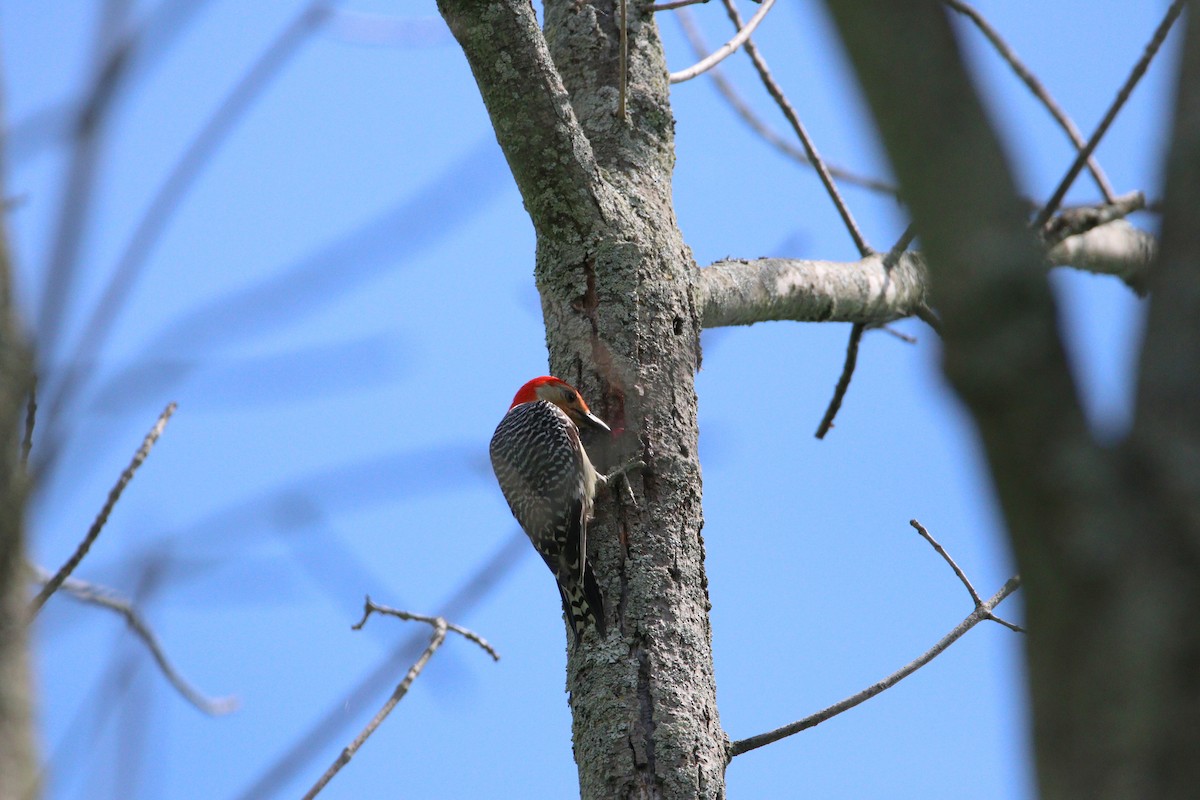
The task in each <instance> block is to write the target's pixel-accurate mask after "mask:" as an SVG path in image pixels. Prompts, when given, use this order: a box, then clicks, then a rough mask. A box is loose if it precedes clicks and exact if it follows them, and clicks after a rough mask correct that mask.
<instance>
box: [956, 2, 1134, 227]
mask: <svg viewBox="0 0 1200 800" xmlns="http://www.w3.org/2000/svg"><path fill="white" fill-rule="evenodd" d="M942 1H943V2H944V3H945V4H946V5H948V6H949V7H950V8H952V9H954V10H955V11H957V12H958V13H960V14H962V15H963V16H965V17H966V18H967V19H969V20H971V22H973V23H975V27H977V28H979V32H980V33H982V34H983V36H984V38H986V39H987V40H988V41H989V42H991V45H992V47H994V48H995V50H996V52H997V53H998V54H999V55H1000V57H1001V58H1002V59H1004V61H1005V62H1006V63H1007V64H1008V66H1009V67H1010V68H1011V69H1012V71H1013V72H1014V73H1016V75H1017V77H1018V78H1020V79H1021V82H1022V83H1024V84H1025V86H1026V87H1028V89H1029V91H1030V92H1032V93H1033V96H1034V97H1036V98H1037V99H1038V100H1039V101H1041V103H1042V105H1043V106H1045V107H1046V110H1047V111H1049V112H1050V116H1052V117H1054V120H1055V121H1056V122H1057V123H1058V124H1059V127H1061V128H1062V129H1063V130H1064V131H1065V132H1066V134H1067V137H1068V138H1069V139H1070V140H1071V143H1072V144H1074V145H1075V147H1076V149H1079V148H1082V147H1083V146H1084V141H1083V134H1082V133H1080V132H1079V128H1077V127H1076V126H1075V123H1074V122H1073V121H1072V120H1071V118H1070V117H1068V116H1067V114H1066V112H1065V111H1063V109H1062V107H1061V106H1059V104H1058V103H1057V102H1056V101H1055V100H1054V98H1053V97H1051V96H1050V92H1049V91H1048V90H1047V89H1046V87H1045V86H1043V85H1042V82H1041V81H1040V80H1038V78H1037V76H1036V75H1034V74H1033V73H1032V72H1030V71H1029V68H1028V67H1026V66H1025V64H1024V63H1022V62H1021V59H1019V58H1017V54H1016V53H1015V52H1013V49H1012V48H1011V47H1009V45H1008V43H1007V42H1005V41H1004V39H1003V38H1001V36H1000V32H999V31H997V30H996V29H995V28H993V27H992V24H991V23H990V22H988V21H987V19H985V18H984V16H983V15H982V14H980V13H979V12H978V11H977V10H976V9H975V8H973V7H972V6H969V5H967V4H966V3H964V2H962V0H942ZM1087 167H1088V170H1089V171H1090V172H1091V173H1092V177H1093V178H1095V180H1096V186H1097V187H1099V189H1100V193H1101V194H1102V195H1104V201H1105V202H1106V203H1112V202H1114V197H1115V195H1114V193H1113V188H1112V185H1111V184H1110V183H1109V182H1108V177H1107V176H1106V175H1105V174H1104V171H1103V170H1101V169H1100V165H1099V164H1098V163H1097V162H1096V159H1095V158H1092V157H1089V158H1088V160H1087Z"/></svg>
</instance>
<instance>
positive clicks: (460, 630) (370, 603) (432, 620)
mask: <svg viewBox="0 0 1200 800" xmlns="http://www.w3.org/2000/svg"><path fill="white" fill-rule="evenodd" d="M639 463H640V462H639ZM642 466H645V465H644V464H643V465H642ZM376 612H377V613H380V614H386V615H388V616H391V617H397V618H398V619H402V620H405V621H406V622H424V623H425V624H426V625H441V624H443V623H444V624H445V626H446V630H449V631H453V632H454V633H457V634H458V635H459V636H463V637H466V638H467V639H470V640H471V641H472V642H474V643H475V644H477V645H479V646H480V647H482V648H483V649H484V650H486V651H487V654H488V655H489V656H491V657H492V660H493V661H499V660H500V654H499V653H497V652H496V648H494V647H492V646H491V645H490V644H488V641H487V639H484V638H483V637H482V636H480V635H479V634H478V633H475V632H474V631H472V630H471V629H469V628H464V627H462V626H461V625H455V624H454V623H453V622H446V620H445V618H443V617H431V616H426V615H424V614H413V613H411V612H408V611H401V610H400V609H398V608H391V607H390V606H381V605H379V604H378V603H376V602H375V601H374V600H372V599H371V598H370V597H368V598H367V599H366V600H365V601H364V603H363V616H362V619H360V620H359V621H358V622H356V623H354V624H353V625H351V626H350V627H351V629H352V630H356V631H359V630H362V627H363V625H366V624H367V618H368V617H370V616H371V614H372V613H376Z"/></svg>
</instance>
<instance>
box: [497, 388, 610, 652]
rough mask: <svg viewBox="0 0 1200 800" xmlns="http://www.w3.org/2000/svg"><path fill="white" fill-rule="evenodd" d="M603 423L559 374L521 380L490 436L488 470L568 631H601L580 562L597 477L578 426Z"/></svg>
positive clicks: (588, 570) (595, 597)
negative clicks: (546, 577) (550, 579)
mask: <svg viewBox="0 0 1200 800" xmlns="http://www.w3.org/2000/svg"><path fill="white" fill-rule="evenodd" d="M581 426H589V427H592V428H595V429H599V430H603V431H607V430H608V429H609V428H608V426H607V425H605V424H604V422H603V421H601V420H600V418H599V417H597V416H596V415H595V414H593V413H592V412H591V411H590V410H589V409H588V407H587V403H585V402H584V401H583V398H582V397H581V396H580V395H579V392H577V391H576V390H575V388H574V387H572V386H570V385H569V384H567V383H565V382H563V381H560V380H559V379H558V378H552V377H549V376H543V377H541V378H534V379H533V380H531V381H529V383H527V384H525V385H524V386H522V387H521V390H520V391H518V392H517V395H516V397H514V398H513V402H512V406H510V407H509V409H508V413H507V414H505V415H504V419H502V420H500V424H499V426H497V427H496V433H495V434H494V435H493V436H492V444H491V448H490V451H491V456H492V469H494V470H495V471H496V479H497V480H498V481H499V482H500V491H502V492H503V493H504V499H505V500H507V501H508V506H509V508H511V509H512V513H513V516H514V517H516V518H517V522H519V523H520V524H521V527H522V528H524V529H525V533H526V535H528V536H529V541H531V542H533V546H534V549H536V550H537V551H538V553H539V554H540V555H541V556H542V558H543V559H544V560H545V562H546V565H547V566H549V567H550V571H551V572H553V573H554V577H555V579H556V580H557V581H558V592H559V594H560V595H562V603H563V612H564V613H565V614H566V616H567V621H568V622H569V623H570V624H571V631H572V632H573V633H574V634H575V644H576V645H578V644H579V641H580V640H581V639H582V638H583V632H584V629H585V626H586V625H587V624H590V625H592V626H594V627H595V629H596V631H597V632H598V633H599V634H600V637H601V638H603V637H604V599H603V597H602V596H601V594H600V587H599V586H598V585H597V584H596V576H595V575H594V574H593V573H592V565H591V564H589V563H588V561H587V526H588V521H589V520H590V519H591V517H592V501H593V500H594V498H595V496H596V485H597V483H603V482H605V478H604V477H603V476H601V475H598V474H597V473H596V470H595V468H594V467H593V466H592V462H591V460H590V459H588V455H587V453H586V452H585V451H584V449H583V445H582V444H581V443H580V441H579V428H580V427H581Z"/></svg>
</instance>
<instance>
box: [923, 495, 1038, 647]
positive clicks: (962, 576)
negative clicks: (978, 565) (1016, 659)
mask: <svg viewBox="0 0 1200 800" xmlns="http://www.w3.org/2000/svg"><path fill="white" fill-rule="evenodd" d="M908 524H909V525H911V526H913V528H914V529H915V530H916V531H917V533H919V534H921V538H922V539H924V540H925V541H927V542H929V544H930V546H931V547H933V549H934V550H936V551H937V554H938V555H940V556H941V557H942V559H943V560H944V561H945V562H946V563H947V564H949V565H950V569H952V570H954V574H955V575H957V576H958V579H959V580H960V581H962V585H963V586H965V587H967V593H968V594H969V595H971V602H972V603H974V604H975V609H976V610H977V611H978V610H979V608H980V606H982V605H983V600H981V599H980V598H979V593H978V592H976V591H975V587H974V586H972V585H971V580H970V578H968V577H967V575H966V573H965V572H963V571H962V570H961V569H960V568H959V566H958V564H957V563H955V561H954V559H953V558H951V557H950V554H949V553H947V552H946V548H944V547H942V545H941V544H939V543H938V540H937V539H934V538H933V535H932V534H930V533H929V531H928V530H926V529H925V526H924V525H922V524H921V523H920V522H917V521H916V520H915V519H910V520H909V521H908ZM985 616H986V617H987V619H990V620H991V621H992V622H996V623H999V624H1001V625H1003V626H1004V627H1006V628H1008V629H1009V630H1011V631H1013V632H1014V633H1025V629H1024V628H1022V627H1021V626H1020V625H1016V624H1014V623H1012V622H1009V621H1008V620H1005V619H1001V618H1000V617H998V616H996V615H995V614H993V613H991V612H990V611H988V612H987V613H986V615H985Z"/></svg>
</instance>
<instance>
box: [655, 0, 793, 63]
mask: <svg viewBox="0 0 1200 800" xmlns="http://www.w3.org/2000/svg"><path fill="white" fill-rule="evenodd" d="M773 5H775V0H763V4H762V8H760V9H759V10H758V11H757V12H756V13H755V14H754V16H753V17H751V18H750V21H749V22H748V23H746V24H745V25H744V26H743V25H742V21H741V19H740V18H739V19H738V20H737V28H738V32H737V33H736V34H735V35H734V37H733V38H732V39H730V40H729V41H728V42H726V43H725V44H723V45H721V46H720V47H718V48H717V49H716V50H714V51H713V52H712V53H711V54H710V55H708V56H706V57H705V58H702V59H701V60H700V61H698V62H697V63H695V64H693V65H692V66H690V67H688V68H687V69H682V70H680V71H679V72H672V73H671V78H670V80H671V83H683V82H684V81H690V80H691V79H692V78H694V77H696V76H697V75H703V74H704V73H705V72H708V71H709V70H710V69H712V68H713V67H715V66H716V65H717V64H720V63H721V62H722V61H724V60H725V59H726V58H728V57H729V56H731V55H733V54H734V53H736V52H737V49H738V48H739V47H741V46H742V45H744V44H746V42H748V41H749V40H750V34H752V33H754V29H755V28H757V27H758V25H759V23H761V22H762V21H763V19H765V18H766V16H767V12H768V11H770V10H771V6H773Z"/></svg>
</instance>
